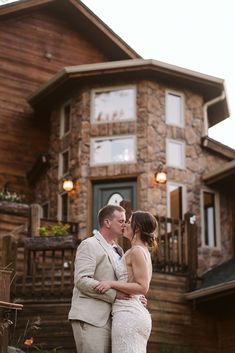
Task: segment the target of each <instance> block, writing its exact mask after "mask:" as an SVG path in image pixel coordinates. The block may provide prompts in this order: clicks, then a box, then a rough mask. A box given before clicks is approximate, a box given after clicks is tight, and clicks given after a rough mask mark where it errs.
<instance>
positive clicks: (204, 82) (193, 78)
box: [29, 59, 229, 126]
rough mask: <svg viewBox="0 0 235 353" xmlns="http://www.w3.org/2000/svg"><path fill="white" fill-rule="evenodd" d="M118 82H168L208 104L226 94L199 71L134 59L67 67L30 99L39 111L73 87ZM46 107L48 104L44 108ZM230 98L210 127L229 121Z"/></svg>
mask: <svg viewBox="0 0 235 353" xmlns="http://www.w3.org/2000/svg"><path fill="white" fill-rule="evenodd" d="M115 77H117V78H118V79H136V78H138V79H148V78H149V79H151V80H154V79H155V80H158V81H162V82H164V83H165V84H166V85H168V86H172V85H174V86H176V85H178V86H180V87H183V88H184V89H185V88H189V89H191V90H193V91H196V92H198V93H199V94H201V95H202V96H203V99H204V101H205V102H208V101H210V100H212V99H214V98H216V97H218V96H220V95H221V93H222V92H224V89H225V88H224V80H223V79H220V78H217V77H214V76H209V75H205V74H202V73H199V72H196V71H192V70H188V69H185V68H181V67H178V66H175V65H170V64H167V63H163V62H161V61H157V60H152V59H148V60H145V59H132V60H122V61H112V62H105V63H98V64H87V65H78V66H70V67H65V68H64V69H63V70H62V71H61V72H59V73H58V74H56V75H55V76H54V77H53V78H52V79H51V80H49V81H48V82H47V83H46V84H44V85H42V86H41V87H40V88H39V89H38V90H37V91H36V92H35V93H34V94H33V95H31V96H30V97H29V102H30V104H31V105H32V106H33V107H34V108H35V109H37V107H40V104H41V103H42V101H43V102H44V103H46V105H47V104H48V105H50V103H51V102H52V101H53V100H54V101H55V98H57V100H58V97H59V96H60V95H61V97H62V96H63V92H64V93H65V92H67V91H68V90H70V89H72V88H73V87H75V86H76V87H78V86H79V84H80V85H82V84H83V83H86V84H87V83H88V82H105V80H106V81H107V82H113V81H111V80H113V78H115ZM44 105H45V104H44ZM228 114H229V110H228V105H227V100H226V97H225V98H224V99H223V100H221V101H219V102H218V103H217V104H215V105H214V108H213V110H208V119H209V125H210V126H213V125H215V124H217V123H218V122H220V121H222V120H224V119H225V118H227V117H228Z"/></svg>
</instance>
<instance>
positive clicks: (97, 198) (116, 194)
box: [93, 180, 136, 229]
mask: <svg viewBox="0 0 235 353" xmlns="http://www.w3.org/2000/svg"><path fill="white" fill-rule="evenodd" d="M121 201H127V202H128V203H129V204H130V208H131V209H132V210H136V180H128V181H120V182H114V181H110V182H107V181H105V182H100V181H99V182H94V183H93V229H98V224H97V214H98V211H99V209H100V208H102V207H103V206H105V205H107V204H116V205H119V204H120V202H121Z"/></svg>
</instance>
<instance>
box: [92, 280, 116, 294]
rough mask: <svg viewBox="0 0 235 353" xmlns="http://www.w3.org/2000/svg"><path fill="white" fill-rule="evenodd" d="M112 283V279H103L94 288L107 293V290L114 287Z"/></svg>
mask: <svg viewBox="0 0 235 353" xmlns="http://www.w3.org/2000/svg"><path fill="white" fill-rule="evenodd" d="M111 284H112V282H111V281H101V282H99V283H98V284H97V285H96V286H95V287H94V290H95V291H96V292H98V293H105V292H107V290H109V289H110V288H112V287H111Z"/></svg>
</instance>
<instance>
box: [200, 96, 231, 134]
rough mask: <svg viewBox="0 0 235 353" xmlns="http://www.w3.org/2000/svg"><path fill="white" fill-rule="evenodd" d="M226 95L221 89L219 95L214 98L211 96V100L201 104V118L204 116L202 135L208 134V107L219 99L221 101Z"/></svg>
mask: <svg viewBox="0 0 235 353" xmlns="http://www.w3.org/2000/svg"><path fill="white" fill-rule="evenodd" d="M225 97H226V94H225V91H223V92H222V93H221V95H220V96H218V97H216V98H213V99H212V100H210V101H208V102H206V103H205V104H204V105H203V118H204V137H206V136H208V125H209V124H208V108H209V107H210V106H211V105H213V104H215V103H218V102H219V101H222V100H224V99H225Z"/></svg>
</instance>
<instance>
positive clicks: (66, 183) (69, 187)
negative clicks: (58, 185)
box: [62, 176, 80, 192]
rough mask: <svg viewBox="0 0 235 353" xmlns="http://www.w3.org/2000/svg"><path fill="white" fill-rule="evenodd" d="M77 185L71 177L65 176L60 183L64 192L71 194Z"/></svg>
mask: <svg viewBox="0 0 235 353" xmlns="http://www.w3.org/2000/svg"><path fill="white" fill-rule="evenodd" d="M79 185H80V183H79V182H78V181H77V180H76V179H73V178H72V177H71V176H67V177H66V178H64V179H63V182H62V187H63V190H64V191H65V192H71V191H73V190H74V191H76V190H77V188H78V187H79Z"/></svg>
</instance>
